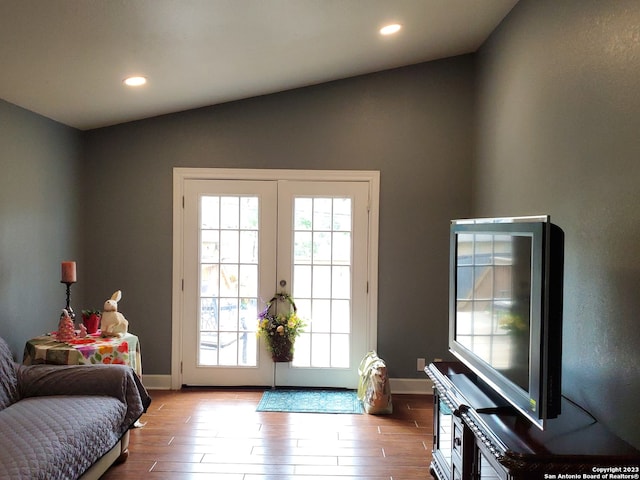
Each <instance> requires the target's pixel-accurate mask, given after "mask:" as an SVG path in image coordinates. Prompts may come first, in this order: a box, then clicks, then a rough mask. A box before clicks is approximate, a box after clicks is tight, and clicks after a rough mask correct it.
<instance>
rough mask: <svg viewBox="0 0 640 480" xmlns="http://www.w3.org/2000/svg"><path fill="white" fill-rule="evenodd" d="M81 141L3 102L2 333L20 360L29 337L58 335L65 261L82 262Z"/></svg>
mask: <svg viewBox="0 0 640 480" xmlns="http://www.w3.org/2000/svg"><path fill="white" fill-rule="evenodd" d="M80 141H81V138H80V132H78V131H76V130H74V129H72V128H69V127H65V126H63V125H60V124H59V123H56V122H53V121H51V120H48V119H46V118H43V117H40V116H38V115H35V114H33V113H31V112H29V111H27V110H24V109H22V108H19V107H16V106H15V105H12V104H10V103H7V102H5V101H2V100H0V146H1V147H0V167H1V169H2V174H1V175H0V335H1V336H2V337H3V338H4V339H5V340H7V342H8V343H9V345H10V347H11V349H12V351H13V352H14V355H15V357H16V359H17V360H20V361H21V360H22V351H23V348H24V342H25V340H26V339H27V338H31V337H33V336H35V335H40V334H43V333H46V332H51V331H54V330H56V328H57V326H58V320H59V316H60V311H61V308H62V307H64V306H65V299H66V296H65V287H64V285H63V284H61V283H60V262H61V261H63V260H79V257H78V254H79V249H78V241H79V239H78V235H77V232H78V204H77V201H76V200H77V198H78V190H79V188H80V186H81V181H80V177H79V171H78V166H79V159H80V146H81V143H80ZM80 265H81V264H79V267H80ZM80 268H81V267H80ZM82 273H83V272H82V270H79V271H78V275H79V276H80V278H82ZM72 292H73V291H72ZM73 293H75V292H73ZM73 299H74V294H72V297H71V300H72V302H71V305H72V306H73V305H74V304H73Z"/></svg>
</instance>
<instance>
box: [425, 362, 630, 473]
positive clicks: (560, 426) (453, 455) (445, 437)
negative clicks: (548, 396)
mask: <svg viewBox="0 0 640 480" xmlns="http://www.w3.org/2000/svg"><path fill="white" fill-rule="evenodd" d="M425 372H426V374H427V375H428V376H429V378H430V379H431V380H432V381H433V384H434V395H433V401H434V406H433V407H434V410H433V412H434V414H433V419H434V428H433V431H434V436H433V461H432V463H431V474H432V475H433V476H434V477H435V478H437V479H439V480H477V479H482V480H490V479H496V480H498V479H500V480H529V479H531V480H533V479H542V480H564V479H570V480H578V479H579V480H635V479H638V478H640V452H639V451H638V450H636V449H634V448H633V447H632V446H630V445H629V444H627V443H626V442H624V441H622V440H621V439H619V438H617V437H616V436H614V435H613V434H611V433H610V432H609V431H607V430H606V428H604V427H603V426H602V425H601V424H599V423H598V422H597V421H596V420H595V419H594V418H593V417H592V416H591V415H590V414H589V413H587V412H586V411H584V410H582V409H581V408H580V407H578V406H576V405H575V404H573V403H571V402H570V401H568V400H566V399H563V403H562V413H561V415H560V416H559V417H558V418H557V419H554V420H550V421H549V422H548V426H547V428H545V430H544V431H542V430H540V429H539V428H538V427H536V426H534V425H532V424H531V423H530V422H528V421H527V420H526V419H525V418H524V417H522V416H521V415H520V414H518V413H517V411H515V410H514V409H513V408H512V407H511V406H509V405H508V404H507V403H506V402H505V401H504V400H503V399H502V398H500V397H498V396H497V395H496V394H495V393H494V392H493V390H492V389H491V388H489V387H488V386H487V385H486V384H484V382H482V380H480V379H479V378H477V376H476V375H475V374H473V373H472V372H471V371H470V370H469V369H467V368H466V367H465V366H464V365H463V364H462V363H458V362H438V363H432V364H431V365H429V366H428V367H427V368H425ZM616 475H620V476H616Z"/></svg>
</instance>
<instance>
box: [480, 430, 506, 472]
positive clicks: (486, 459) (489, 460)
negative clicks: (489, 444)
mask: <svg viewBox="0 0 640 480" xmlns="http://www.w3.org/2000/svg"><path fill="white" fill-rule="evenodd" d="M475 442H480V440H479V439H475ZM476 446H477V448H474V450H475V454H474V457H475V462H474V464H475V468H474V475H473V478H478V479H480V480H507V479H508V478H509V475H508V474H507V471H506V470H505V469H504V468H503V467H502V466H501V465H500V464H499V463H498V462H497V461H496V460H495V459H494V458H493V456H492V455H491V453H490V452H488V451H487V450H486V448H485V447H484V445H482V444H481V443H476Z"/></svg>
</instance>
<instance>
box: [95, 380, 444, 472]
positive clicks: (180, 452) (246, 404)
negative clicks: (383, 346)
mask: <svg viewBox="0 0 640 480" xmlns="http://www.w3.org/2000/svg"><path fill="white" fill-rule="evenodd" d="M150 393H151V396H152V398H153V402H152V405H151V407H149V411H148V412H147V413H146V414H145V415H143V417H142V418H141V421H142V422H143V423H145V426H144V427H142V428H137V429H134V430H132V431H131V442H130V446H129V450H130V455H129V459H128V460H127V461H126V462H125V463H123V464H121V465H115V466H112V467H111V468H110V469H109V470H108V471H107V472H106V473H105V475H104V476H103V477H102V478H103V479H104V480H109V479H114V480H115V479H117V480H121V479H123V478H135V479H138V478H144V479H149V480H165V479H166V480H169V479H170V480H184V479H205V478H206V479H212V478H213V479H220V480H287V479H290V480H321V479H322V480H325V479H329V478H332V479H335V478H336V477H337V478H339V479H340V480H348V479H354V480H356V479H357V480H364V479H366V480H416V479H430V478H431V476H430V474H429V463H430V461H431V443H432V440H433V421H432V418H433V406H432V401H433V400H432V397H431V396H429V395H393V407H394V412H393V414H392V415H377V416H376V415H367V414H362V415H345V414H312V413H274V412H256V407H257V405H258V402H259V401H260V398H261V397H262V391H261V390H217V389H206V390H202V389H185V390H181V391H158V390H153V391H151V392H150Z"/></svg>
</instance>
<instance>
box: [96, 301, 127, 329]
mask: <svg viewBox="0 0 640 480" xmlns="http://www.w3.org/2000/svg"><path fill="white" fill-rule="evenodd" d="M121 298H122V292H121V291H120V290H118V291H116V292H114V293H113V295H111V298H110V299H109V300H107V301H106V302H104V310H103V312H102V319H101V320H100V330H102V336H103V337H122V336H123V335H124V334H125V333H127V330H128V329H129V322H128V321H127V319H126V318H124V315H122V314H121V313H120V312H118V302H119V301H120V299H121Z"/></svg>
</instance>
